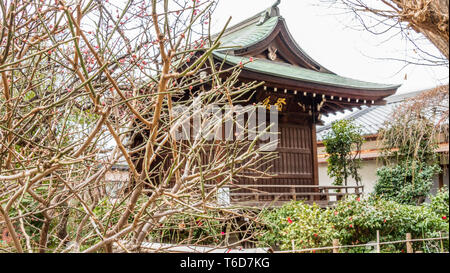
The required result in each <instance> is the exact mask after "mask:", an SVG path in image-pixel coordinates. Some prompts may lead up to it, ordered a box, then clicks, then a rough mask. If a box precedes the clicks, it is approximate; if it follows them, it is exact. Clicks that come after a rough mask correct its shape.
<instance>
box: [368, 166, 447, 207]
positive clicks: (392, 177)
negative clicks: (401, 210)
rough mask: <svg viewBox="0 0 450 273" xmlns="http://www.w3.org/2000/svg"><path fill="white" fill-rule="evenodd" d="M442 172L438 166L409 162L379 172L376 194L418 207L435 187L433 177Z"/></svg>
mask: <svg viewBox="0 0 450 273" xmlns="http://www.w3.org/2000/svg"><path fill="white" fill-rule="evenodd" d="M440 171H441V170H440V168H439V166H438V165H426V164H422V163H421V162H418V161H407V162H404V163H402V164H398V165H395V166H384V167H381V168H380V169H378V170H377V177H378V180H377V183H376V184H375V188H374V193H375V195H377V196H380V197H383V198H385V199H387V200H391V201H395V202H398V203H402V204H408V205H417V204H420V203H422V202H423V201H425V198H426V196H427V195H428V194H429V192H430V190H431V186H432V185H433V177H434V175H435V174H437V173H439V172H440Z"/></svg>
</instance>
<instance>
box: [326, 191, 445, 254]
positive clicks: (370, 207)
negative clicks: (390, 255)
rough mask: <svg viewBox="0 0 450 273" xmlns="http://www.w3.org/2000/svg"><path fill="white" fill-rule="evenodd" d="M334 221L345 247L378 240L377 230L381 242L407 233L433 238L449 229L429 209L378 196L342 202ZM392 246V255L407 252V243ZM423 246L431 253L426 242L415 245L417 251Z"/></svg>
mask: <svg viewBox="0 0 450 273" xmlns="http://www.w3.org/2000/svg"><path fill="white" fill-rule="evenodd" d="M447 209H448V207H447ZM331 222H332V223H333V224H334V226H335V228H336V230H338V232H339V240H340V242H341V244H343V245H344V244H345V245H351V244H365V243H368V242H373V241H376V232H377V230H379V231H380V237H381V238H382V241H397V240H405V238H406V234H407V233H411V235H412V237H413V238H433V237H439V235H440V233H439V232H442V233H448V230H449V227H448V221H446V220H444V219H442V217H441V216H440V215H438V214H437V213H435V212H434V211H433V210H432V209H431V208H430V207H429V206H426V205H424V206H411V205H403V204H399V203H396V202H393V201H388V200H385V199H382V198H376V197H375V198H370V199H365V200H360V199H357V198H350V197H349V198H347V199H346V200H343V201H342V202H339V203H338V205H337V207H336V208H335V209H334V212H333V214H332V218H331ZM431 244H434V243H431ZM447 245H448V242H447ZM389 247H390V249H388V251H389V252H396V251H402V250H405V244H404V243H400V244H396V245H391V246H389ZM424 247H428V248H427V249H423V251H426V252H429V251H430V249H429V248H430V246H424V245H423V243H420V244H416V245H415V248H416V249H417V248H424ZM383 248H385V247H383ZM447 249H448V246H447ZM385 250H386V249H385Z"/></svg>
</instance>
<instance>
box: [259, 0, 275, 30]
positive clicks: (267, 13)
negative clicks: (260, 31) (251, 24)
mask: <svg viewBox="0 0 450 273" xmlns="http://www.w3.org/2000/svg"><path fill="white" fill-rule="evenodd" d="M280 3H281V0H277V1H276V2H275V3H274V4H273V5H272V6H271V7H270V8H268V9H266V10H265V11H264V12H263V13H262V14H261V18H260V19H259V22H258V24H256V25H257V26H260V25H263V24H264V23H265V22H266V21H267V20H268V19H269V18H271V17H275V16H279V15H280V10H279V9H278V5H279V4H280Z"/></svg>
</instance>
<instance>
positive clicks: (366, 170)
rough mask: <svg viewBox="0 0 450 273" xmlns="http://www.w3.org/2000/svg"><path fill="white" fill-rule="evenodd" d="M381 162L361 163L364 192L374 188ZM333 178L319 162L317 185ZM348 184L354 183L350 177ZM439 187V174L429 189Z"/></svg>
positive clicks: (446, 174) (446, 179)
mask: <svg viewBox="0 0 450 273" xmlns="http://www.w3.org/2000/svg"><path fill="white" fill-rule="evenodd" d="M381 166H382V165H381V163H377V161H376V160H365V161H363V162H362V163H361V169H360V171H359V174H360V175H361V178H362V184H363V185H364V193H365V194H368V193H372V192H373V190H374V186H375V183H376V181H377V169H378V168H380V167H381ZM332 183H333V179H332V178H330V177H329V176H328V175H327V163H320V164H319V185H321V186H331V185H332ZM444 184H445V185H447V186H448V185H449V171H448V165H447V170H446V171H445V172H444ZM348 185H349V186H355V185H356V183H355V181H354V180H353V179H351V180H350V181H349V183H348ZM438 188H439V176H437V175H436V176H435V177H434V183H433V186H432V189H431V193H432V194H435V193H436V191H437V189H438Z"/></svg>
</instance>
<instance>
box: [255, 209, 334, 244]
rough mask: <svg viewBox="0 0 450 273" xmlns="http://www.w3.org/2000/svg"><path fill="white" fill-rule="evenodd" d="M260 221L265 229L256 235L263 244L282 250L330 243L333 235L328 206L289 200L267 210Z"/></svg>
mask: <svg viewBox="0 0 450 273" xmlns="http://www.w3.org/2000/svg"><path fill="white" fill-rule="evenodd" d="M263 215H264V217H263V222H264V223H265V224H266V228H267V232H265V233H264V234H263V235H262V236H261V237H260V238H259V239H260V242H262V243H263V244H265V245H271V246H279V247H280V248H281V249H282V250H290V249H292V247H293V245H294V247H295V249H304V248H317V247H322V246H329V245H331V243H332V241H333V239H334V238H335V237H336V232H335V230H334V229H333V227H332V224H331V222H330V221H329V219H330V210H324V209H322V208H320V207H319V206H317V205H315V204H314V205H312V206H310V205H307V204H304V203H302V202H290V203H287V204H285V205H284V206H283V207H281V208H279V209H275V210H272V211H267V213H266V214H264V213H263Z"/></svg>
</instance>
